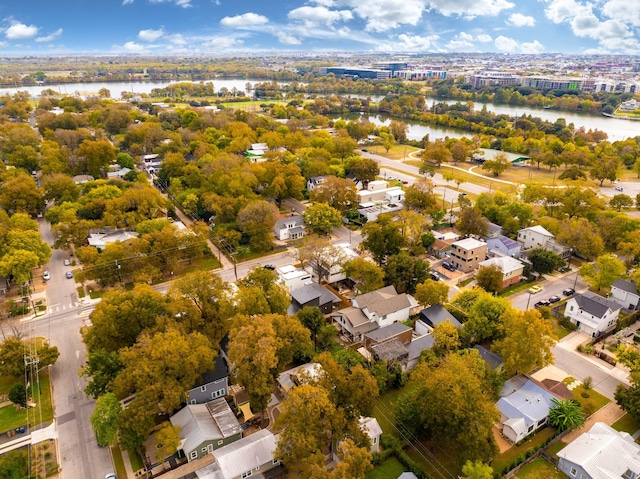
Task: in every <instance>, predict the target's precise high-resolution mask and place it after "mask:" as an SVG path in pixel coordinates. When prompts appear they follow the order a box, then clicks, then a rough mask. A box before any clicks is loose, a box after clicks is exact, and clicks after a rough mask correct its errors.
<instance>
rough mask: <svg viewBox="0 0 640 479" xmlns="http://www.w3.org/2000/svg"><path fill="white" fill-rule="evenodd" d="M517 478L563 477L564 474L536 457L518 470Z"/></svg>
mask: <svg viewBox="0 0 640 479" xmlns="http://www.w3.org/2000/svg"><path fill="white" fill-rule="evenodd" d="M515 477H517V478H519V479H564V478H566V476H565V475H564V474H562V473H561V472H560V471H559V470H558V469H556V468H555V467H554V466H552V465H551V464H549V463H548V462H547V461H545V460H544V459H542V458H541V457H538V458H537V459H534V460H533V461H531V462H530V463H529V464H527V465H526V466H523V467H522V469H520V470H519V471H518V473H517V474H516V475H515Z"/></svg>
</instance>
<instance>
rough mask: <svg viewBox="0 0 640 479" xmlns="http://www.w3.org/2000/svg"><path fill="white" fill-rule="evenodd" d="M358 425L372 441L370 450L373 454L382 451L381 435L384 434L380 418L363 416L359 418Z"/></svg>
mask: <svg viewBox="0 0 640 479" xmlns="http://www.w3.org/2000/svg"><path fill="white" fill-rule="evenodd" d="M358 426H360V429H361V430H362V432H364V433H365V434H366V435H367V436H368V437H369V441H370V442H371V448H370V449H369V452H371V454H375V453H377V452H380V436H381V435H382V428H381V427H380V424H378V420H377V419H376V418H375V417H365V416H361V417H360V418H359V419H358Z"/></svg>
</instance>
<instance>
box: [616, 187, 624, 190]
mask: <svg viewBox="0 0 640 479" xmlns="http://www.w3.org/2000/svg"><path fill="white" fill-rule="evenodd" d="M616 191H624V188H622V186H616Z"/></svg>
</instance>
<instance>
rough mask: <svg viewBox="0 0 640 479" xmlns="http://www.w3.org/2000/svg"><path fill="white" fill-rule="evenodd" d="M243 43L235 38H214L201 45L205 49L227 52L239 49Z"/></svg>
mask: <svg viewBox="0 0 640 479" xmlns="http://www.w3.org/2000/svg"><path fill="white" fill-rule="evenodd" d="M243 44H244V41H243V40H241V39H240V38H235V37H227V36H225V37H214V38H212V39H210V40H209V41H207V42H205V43H203V44H202V46H204V47H206V48H213V49H214V50H216V51H219V50H228V49H231V48H235V47H241V46H242V45H243Z"/></svg>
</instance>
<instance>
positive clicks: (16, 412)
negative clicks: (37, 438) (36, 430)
mask: <svg viewBox="0 0 640 479" xmlns="http://www.w3.org/2000/svg"><path fill="white" fill-rule="evenodd" d="M0 380H1V383H0V393H2V394H5V391H6V394H8V392H9V389H11V387H12V386H13V385H14V384H17V383H23V382H24V378H6V377H2V378H0ZM40 389H41V390H42V395H41V396H40V397H38V395H39V393H38V389H37V387H36V385H35V384H34V385H33V387H29V389H28V393H29V398H30V399H32V400H33V401H34V402H36V404H38V402H39V404H38V405H39V407H35V408H29V409H28V412H29V424H30V425H31V426H36V425H38V424H41V423H46V422H47V421H51V420H52V419H53V403H52V401H51V385H50V381H49V372H48V371H47V370H46V369H44V370H43V371H41V372H40ZM34 396H35V397H34ZM25 424H27V410H25V409H16V407H15V406H14V405H13V404H10V405H8V406H5V407H3V408H0V433H3V432H6V431H10V430H11V429H15V428H17V427H20V426H24V425H25Z"/></svg>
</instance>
